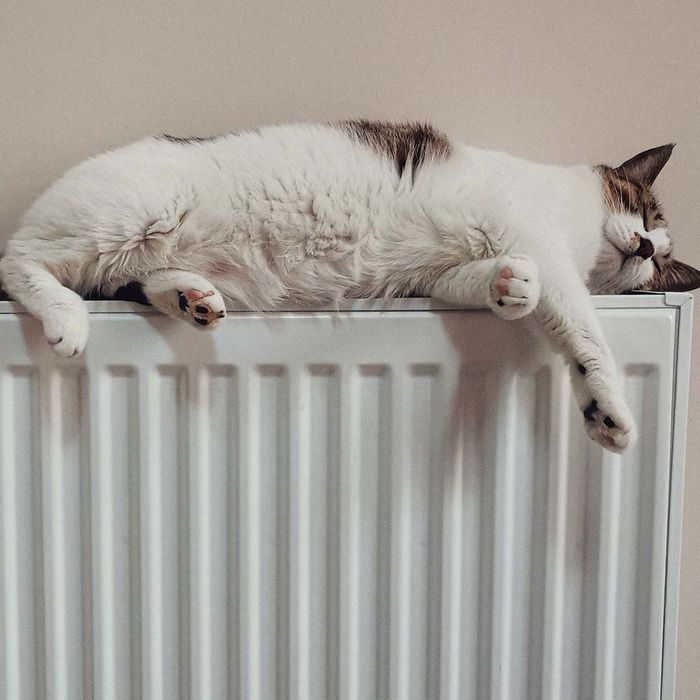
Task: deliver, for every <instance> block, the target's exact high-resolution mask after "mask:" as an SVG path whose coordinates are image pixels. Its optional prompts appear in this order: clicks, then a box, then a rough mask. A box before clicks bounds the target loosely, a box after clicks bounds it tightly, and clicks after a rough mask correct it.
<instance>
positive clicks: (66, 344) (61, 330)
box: [43, 303, 88, 357]
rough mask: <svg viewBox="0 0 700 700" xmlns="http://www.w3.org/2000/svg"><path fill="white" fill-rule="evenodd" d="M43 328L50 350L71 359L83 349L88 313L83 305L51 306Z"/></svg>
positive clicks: (85, 340) (86, 336)
mask: <svg viewBox="0 0 700 700" xmlns="http://www.w3.org/2000/svg"><path fill="white" fill-rule="evenodd" d="M43 326H44V335H45V336H46V340H47V341H48V343H49V345H50V346H51V349H52V350H53V351H54V352H55V353H56V354H58V355H60V356H61V357H73V356H74V355H77V354H78V353H80V352H82V351H83V349H84V348H85V344H86V343H87V339H88V313H87V309H86V308H85V305H84V304H82V303H81V304H75V305H56V306H52V307H51V309H50V313H48V314H46V316H45V317H44V319H43Z"/></svg>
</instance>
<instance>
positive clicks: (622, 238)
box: [588, 144, 700, 294]
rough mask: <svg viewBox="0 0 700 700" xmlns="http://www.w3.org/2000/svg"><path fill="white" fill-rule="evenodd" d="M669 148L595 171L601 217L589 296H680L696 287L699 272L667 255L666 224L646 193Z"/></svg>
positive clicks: (652, 196) (650, 193) (699, 284)
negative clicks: (631, 293)
mask: <svg viewBox="0 0 700 700" xmlns="http://www.w3.org/2000/svg"><path fill="white" fill-rule="evenodd" d="M673 146H674V144H667V145H666V146H659V147H658V148H652V149H650V150H648V151H644V152H643V153H639V154H638V155H636V156H634V158H630V159H629V160H627V161H625V162H624V163H623V164H622V165H620V166H618V167H617V168H609V167H608V166H606V165H601V166H599V167H598V168H597V170H598V173H599V174H600V176H601V179H602V185H603V197H604V200H605V208H606V214H605V221H604V224H603V241H602V244H601V249H600V253H599V255H598V259H597V260H596V264H595V266H594V268H593V270H592V271H591V272H590V274H589V278H588V286H589V288H590V289H591V291H592V292H594V293H599V294H601V293H609V294H616V293H620V292H628V291H631V290H633V289H641V290H648V291H658V292H682V291H683V292H684V291H688V290H690V289H696V288H697V287H700V271H698V270H696V269H695V268H694V267H691V266H690V265H686V264H685V263H682V262H680V261H679V260H676V259H675V258H674V257H673V254H672V248H673V244H672V241H671V238H670V236H669V232H668V224H667V223H666V219H665V218H664V215H663V212H662V210H661V207H660V205H659V203H658V201H657V199H656V195H655V194H654V191H653V189H652V185H653V184H654V180H656V177H657V175H658V174H659V173H660V172H661V168H663V167H664V165H666V162H667V161H668V159H669V158H670V157H671V151H672V150H673Z"/></svg>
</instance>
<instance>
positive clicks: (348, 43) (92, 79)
mask: <svg viewBox="0 0 700 700" xmlns="http://www.w3.org/2000/svg"><path fill="white" fill-rule="evenodd" d="M0 20H1V21H0V212H2V217H1V218H0V241H3V240H4V239H6V238H7V236H9V235H10V234H11V233H12V231H13V230H14V228H15V227H16V226H17V223H18V220H19V217H20V215H21V212H22V211H23V210H24V209H25V208H26V207H27V206H28V204H29V203H30V202H31V201H32V199H33V198H34V197H36V196H37V195H38V194H39V193H40V192H41V191H42V190H43V189H44V188H45V187H46V186H47V185H48V184H49V183H50V182H51V181H52V180H53V179H54V178H55V177H56V176H58V175H59V174H60V173H61V172H62V171H64V170H65V169H66V168H67V167H68V166H70V165H71V164H73V163H75V162H77V161H78V160H80V159H82V158H84V157H85V156H87V155H90V154H93V153H95V152H98V151H100V150H103V149H107V148H112V147H116V146H118V145H121V144H123V143H125V142H128V141H130V140H133V139H135V138H138V137H140V136H143V135H146V134H153V133H159V132H168V133H172V134H179V135H190V134H214V133H219V132H222V131H227V130H230V129H233V128H238V127H242V126H250V125H254V124H261V123H270V122H279V121H290V120H327V119H335V118H339V117H352V116H367V117H382V118H419V119H431V120H433V121H434V122H435V123H436V124H437V125H438V126H440V127H441V128H443V129H445V130H447V131H449V132H450V133H452V134H453V135H454V136H456V137H458V138H461V139H463V140H465V141H469V142H471V143H473V144H475V145H479V146H484V147H489V148H499V149H506V150H509V151H511V152H513V153H515V154H518V155H521V156H525V157H530V158H533V159H536V160H542V161H556V162H560V163H574V162H591V163H597V162H608V163H611V164H617V163H618V162H620V161H622V160H624V159H626V158H627V157H629V156H630V155H632V154H633V153H635V152H637V151H639V150H642V149H645V148H648V147H650V146H656V145H658V144H661V143H665V142H668V141H676V142H677V143H678V147H677V149H676V152H675V153H674V155H673V158H672V159H671V161H670V163H669V165H668V166H667V170H666V171H665V172H664V173H663V174H662V176H661V177H660V179H659V182H658V188H659V191H660V194H661V201H662V202H663V203H664V204H665V209H666V212H667V215H668V218H669V220H670V222H671V225H672V229H673V232H674V234H675V239H676V250H677V253H678V255H679V257H683V258H686V259H688V261H689V262H693V263H695V265H696V266H697V265H700V235H699V231H698V228H699V226H698V224H699V223H700V197H698V188H699V187H700V174H699V172H700V171H699V168H698V165H699V164H700V128H698V127H699V126H700V123H699V122H700V119H699V117H698V115H700V89H699V88H700V53H699V52H698V49H697V35H698V33H699V30H700V4H699V3H697V2H694V1H693V0H677V1H675V2H671V1H670V0H656V1H655V2H648V1H639V2H632V1H631V0H625V1H622V0H618V2H615V3H602V2H582V3H581V2H579V3H573V2H569V1H566V2H560V1H559V0H544V1H543V0H539V1H536V2H527V3H526V2H504V1H503V0H491V1H490V2H468V1H467V2H465V1H464V0H449V1H448V2H444V3H441V4H434V3H408V2H402V3H399V2H394V1H385V2H382V3H376V2H368V0H356V1H355V2H353V3H336V2H323V3H322V2H309V1H308V0H307V1H304V0H302V1H300V2H294V3H283V2H279V1H278V2H270V1H269V0H260V1H259V2H256V3H250V2H249V3H230V2H221V1H216V2H208V3H185V2H182V1H181V0H175V1H174V2H173V1H171V2H165V0H152V1H151V2H149V3H147V4H146V3H136V2H133V1H131V0H127V1H125V2H121V3H88V2H78V1H76V0H64V2H61V3H54V4H52V3H39V2H36V1H35V0H34V1H31V0H30V2H19V1H18V0H8V1H7V2H5V3H4V4H3V6H2V10H1V12H0ZM696 325H697V326H698V327H699V328H698V331H700V316H698V313H697V312H696ZM695 337H696V342H695V358H694V374H693V380H692V381H693V386H692V387H691V413H690V440H689V444H688V460H687V480H686V499H685V519H684V527H685V534H684V555H683V578H682V591H681V628H680V648H679V652H680V655H679V693H678V697H679V698H693V697H696V690H697V687H699V686H700V664H698V663H697V661H698V660H697V651H696V650H697V649H698V648H700V605H698V600H697V595H696V593H695V581H696V579H697V576H698V574H700V391H699V390H698V389H699V387H700V343H698V341H697V339H698V338H700V334H699V333H698V332H696V336H695Z"/></svg>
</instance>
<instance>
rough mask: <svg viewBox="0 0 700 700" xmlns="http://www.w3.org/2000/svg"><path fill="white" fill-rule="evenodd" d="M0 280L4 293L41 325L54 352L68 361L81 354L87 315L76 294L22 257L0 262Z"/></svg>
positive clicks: (49, 273) (13, 257)
mask: <svg viewBox="0 0 700 700" xmlns="http://www.w3.org/2000/svg"><path fill="white" fill-rule="evenodd" d="M0 278H1V279H2V284H3V286H4V287H5V290H6V291H7V293H8V294H9V295H10V296H11V297H12V298H14V299H16V300H17V301H18V302H20V303H21V304H22V306H24V307H25V308H26V309H27V311H29V313H31V314H32V315H33V316H35V317H36V318H38V319H39V320H40V321H41V323H42V325H43V327H44V335H45V336H46V340H47V341H48V342H49V345H51V347H52V348H53V350H54V351H55V352H57V353H58V354H59V355H62V356H63V357H72V356H73V355H77V354H78V353H79V352H81V351H82V349H83V348H84V347H85V343H86V342H87V338H88V311H87V306H86V305H85V302H84V301H83V300H82V299H81V297H80V296H79V295H78V294H76V293H75V292H73V291H72V290H70V289H68V288H67V287H64V286H63V285H62V284H61V283H60V282H59V281H58V280H57V279H56V277H54V275H52V274H51V272H49V270H48V269H47V268H46V267H44V266H43V265H42V264H41V263H39V262H37V261H35V260H31V259H29V258H26V257H24V256H15V255H11V254H8V255H6V256H5V257H4V258H2V260H0Z"/></svg>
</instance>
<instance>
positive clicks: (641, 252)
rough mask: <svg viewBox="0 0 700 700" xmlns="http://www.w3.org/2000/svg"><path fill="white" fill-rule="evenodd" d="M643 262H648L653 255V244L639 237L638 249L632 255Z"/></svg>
mask: <svg viewBox="0 0 700 700" xmlns="http://www.w3.org/2000/svg"><path fill="white" fill-rule="evenodd" d="M634 254H635V255H638V256H639V257H640V258H644V260H648V259H649V258H650V257H651V256H652V255H654V244H653V243H652V242H651V241H650V240H649V239H648V238H644V237H643V236H640V237H639V248H637V250H636V251H635V253H634Z"/></svg>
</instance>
